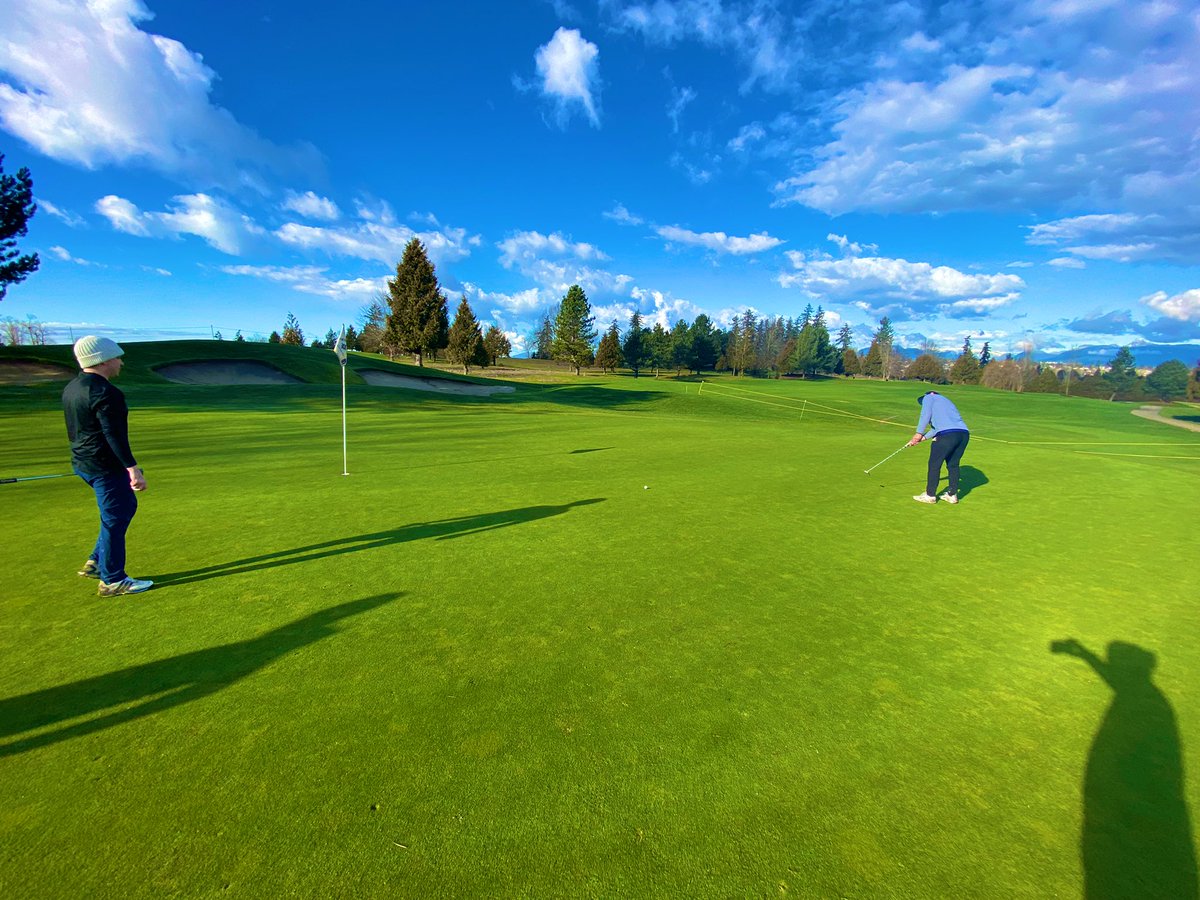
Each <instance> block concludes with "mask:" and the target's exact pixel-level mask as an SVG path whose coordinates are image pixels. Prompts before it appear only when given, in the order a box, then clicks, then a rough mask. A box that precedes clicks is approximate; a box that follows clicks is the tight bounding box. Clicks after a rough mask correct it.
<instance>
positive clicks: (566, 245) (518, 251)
mask: <svg viewBox="0 0 1200 900" xmlns="http://www.w3.org/2000/svg"><path fill="white" fill-rule="evenodd" d="M620 208H621V209H622V210H624V207H620ZM496 246H497V247H498V248H500V250H501V254H500V263H501V265H503V266H504V268H506V269H511V268H513V267H514V266H515V265H518V264H520V263H521V262H523V261H531V260H535V259H538V258H540V257H543V256H547V255H550V256H571V257H574V258H576V259H583V260H607V259H608V257H607V256H605V255H604V253H603V252H602V251H601V250H600V249H599V248H598V247H596V246H594V245H592V244H584V243H574V242H572V241H571V240H570V238H567V237H564V236H563V235H562V234H561V233H559V232H557V231H555V232H552V233H550V234H542V233H541V232H537V231H518V232H517V233H515V234H513V235H511V236H510V237H507V238H505V239H504V240H503V241H501V242H500V243H498V244H497V245H496Z"/></svg>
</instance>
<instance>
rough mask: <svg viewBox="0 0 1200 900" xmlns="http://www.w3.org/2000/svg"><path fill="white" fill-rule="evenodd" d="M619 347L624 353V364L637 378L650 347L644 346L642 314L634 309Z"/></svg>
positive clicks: (644, 335) (644, 333)
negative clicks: (623, 342) (623, 341)
mask: <svg viewBox="0 0 1200 900" xmlns="http://www.w3.org/2000/svg"><path fill="white" fill-rule="evenodd" d="M621 349H622V351H623V353H624V355H625V365H627V366H629V368H630V369H632V370H633V377H634V378H637V377H638V373H639V372H641V370H642V366H644V365H645V364H646V360H647V358H648V357H649V355H650V348H649V347H647V346H646V329H645V328H643V327H642V314H641V313H640V312H638V311H637V310H636V309H635V310H634V311H633V315H631V316H630V317H629V331H627V332H626V333H625V344H624V346H623V347H622V348H621Z"/></svg>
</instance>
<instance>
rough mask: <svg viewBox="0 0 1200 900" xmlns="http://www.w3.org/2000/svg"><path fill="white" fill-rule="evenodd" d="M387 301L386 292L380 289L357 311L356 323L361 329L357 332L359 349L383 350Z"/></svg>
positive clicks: (367, 350) (373, 351)
mask: <svg viewBox="0 0 1200 900" xmlns="http://www.w3.org/2000/svg"><path fill="white" fill-rule="evenodd" d="M387 302H388V294H387V293H386V292H382V291H381V292H380V293H379V295H378V296H377V297H376V298H375V299H374V300H373V301H371V303H369V304H368V305H366V306H364V307H363V308H362V309H361V310H360V311H359V314H358V324H359V326H360V329H361V330H360V331H359V333H358V335H359V336H358V342H359V349H360V350H364V351H366V352H367V353H381V352H383V349H384V348H383V336H384V329H386V328H387V313H386V312H385V311H384V305H385V304H386V303H387Z"/></svg>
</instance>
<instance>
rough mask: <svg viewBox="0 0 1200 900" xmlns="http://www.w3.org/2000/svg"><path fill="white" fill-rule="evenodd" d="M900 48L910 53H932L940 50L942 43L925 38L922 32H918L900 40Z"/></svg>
mask: <svg viewBox="0 0 1200 900" xmlns="http://www.w3.org/2000/svg"><path fill="white" fill-rule="evenodd" d="M900 46H901V47H902V48H903V49H905V50H908V51H910V52H917V53H933V52H935V51H937V50H941V49H942V42H941V41H935V40H933V39H932V38H930V37H927V36H926V35H925V32H923V31H918V32H915V33H913V34H910V35H909V36H908V37H906V38H905V39H904V40H902V41H901V42H900Z"/></svg>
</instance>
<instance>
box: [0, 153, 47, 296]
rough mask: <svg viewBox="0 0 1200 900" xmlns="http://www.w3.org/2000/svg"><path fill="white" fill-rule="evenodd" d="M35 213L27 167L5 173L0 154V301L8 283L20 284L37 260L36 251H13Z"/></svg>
mask: <svg viewBox="0 0 1200 900" xmlns="http://www.w3.org/2000/svg"><path fill="white" fill-rule="evenodd" d="M36 212H37V204H36V203H34V202H33V177H32V176H31V175H30V174H29V169H27V168H25V167H22V168H20V169H17V174H16V175H5V174H4V154H3V153H0V300H3V299H4V296H5V294H7V293H8V286H9V285H10V284H20V283H21V282H22V281H24V280H25V279H26V278H27V277H29V276H30V275H31V274H33V273H34V272H36V271H37V268H38V265H40V263H41V260H39V259H38V255H37V254H36V253H30V254H26V255H24V256H22V255H21V254H20V253H19V252H18V251H17V238H19V237H24V236H25V235H26V234H27V233H28V223H29V220H30V219H32V218H33V216H34V214H35V213H36Z"/></svg>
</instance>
